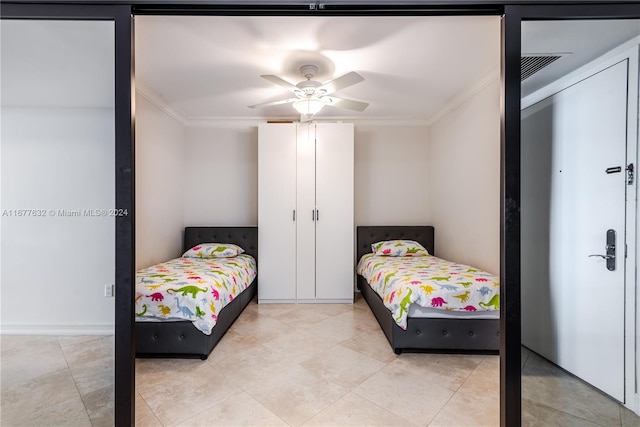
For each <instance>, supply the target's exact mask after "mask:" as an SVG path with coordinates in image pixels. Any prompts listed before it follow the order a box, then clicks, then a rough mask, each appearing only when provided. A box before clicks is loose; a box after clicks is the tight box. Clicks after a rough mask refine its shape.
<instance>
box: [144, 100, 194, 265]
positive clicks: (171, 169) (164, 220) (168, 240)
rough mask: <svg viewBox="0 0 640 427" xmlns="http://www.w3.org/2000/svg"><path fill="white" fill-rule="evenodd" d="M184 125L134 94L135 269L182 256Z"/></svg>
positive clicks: (184, 166)
mask: <svg viewBox="0 0 640 427" xmlns="http://www.w3.org/2000/svg"><path fill="white" fill-rule="evenodd" d="M185 136H186V131H185V127H184V126H183V125H182V124H181V123H180V122H179V121H177V120H176V119H174V118H173V117H171V116H169V115H168V114H167V113H165V112H164V111H162V110H161V109H159V108H158V107H156V106H155V105H154V104H153V103H151V102H149V101H148V100H147V98H145V97H144V96H142V95H140V94H139V93H138V94H137V96H136V170H135V173H136V269H137V270H138V269H141V268H145V267H148V266H150V265H153V264H157V263H159V262H163V261H166V260H168V259H172V258H176V257H178V256H180V255H181V254H182V234H183V228H184V209H185V207H184V200H185V199H184V193H183V189H184V188H183V181H184V173H185V168H186V165H185V156H184V151H185Z"/></svg>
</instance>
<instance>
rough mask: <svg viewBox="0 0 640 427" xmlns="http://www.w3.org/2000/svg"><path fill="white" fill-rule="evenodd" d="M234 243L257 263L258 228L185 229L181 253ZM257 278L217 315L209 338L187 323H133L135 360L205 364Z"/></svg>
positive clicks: (246, 301) (251, 294)
mask: <svg viewBox="0 0 640 427" xmlns="http://www.w3.org/2000/svg"><path fill="white" fill-rule="evenodd" d="M212 242H215V243H235V244H237V245H238V246H240V247H241V248H242V249H244V250H245V253H247V254H249V255H251V256H253V257H254V258H255V259H256V261H258V227H187V228H185V230H184V250H185V251H186V250H188V249H190V248H192V247H194V246H196V245H197V244H199V243H212ZM257 289H258V278H257V277H256V278H255V279H254V280H253V282H252V283H251V285H250V286H249V287H248V288H247V289H245V290H244V291H243V292H242V293H241V294H240V295H238V297H236V299H234V300H233V301H232V302H231V303H230V304H228V305H227V306H225V307H224V308H223V309H222V310H220V313H219V314H218V321H217V323H216V326H215V327H214V328H213V331H212V332H211V335H205V334H203V333H202V332H201V331H199V330H198V329H196V327H195V326H193V323H191V322H189V321H186V320H185V321H177V322H136V330H135V333H136V356H137V357H200V358H201V359H202V360H205V359H206V358H207V357H209V354H210V353H211V350H213V348H214V347H215V346H216V344H217V343H218V341H220V339H221V338H222V337H223V336H224V334H225V332H227V330H228V329H229V328H230V327H231V325H232V324H233V322H234V321H235V320H236V319H237V318H238V316H239V315H240V313H242V310H244V308H245V307H246V306H247V304H249V302H250V301H251V300H252V299H253V297H254V296H255V294H256V292H257Z"/></svg>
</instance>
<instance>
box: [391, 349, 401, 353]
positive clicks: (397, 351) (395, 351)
mask: <svg viewBox="0 0 640 427" xmlns="http://www.w3.org/2000/svg"><path fill="white" fill-rule="evenodd" d="M393 352H394V353H395V354H402V349H401V348H394V349H393Z"/></svg>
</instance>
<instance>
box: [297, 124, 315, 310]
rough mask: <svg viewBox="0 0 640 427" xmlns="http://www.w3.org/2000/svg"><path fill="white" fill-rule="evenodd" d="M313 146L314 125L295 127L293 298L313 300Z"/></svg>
mask: <svg viewBox="0 0 640 427" xmlns="http://www.w3.org/2000/svg"><path fill="white" fill-rule="evenodd" d="M315 147H316V144H315V124H313V123H301V124H299V125H298V160H297V162H298V163H297V196H296V197H297V205H298V223H297V271H296V277H297V298H298V301H301V300H302V301H304V300H313V299H315V297H316V284H315V282H316V280H315V277H316V276H315V272H316V245H315V241H316V211H315V209H316V171H315V163H316V148H315Z"/></svg>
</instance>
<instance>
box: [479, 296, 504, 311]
mask: <svg viewBox="0 0 640 427" xmlns="http://www.w3.org/2000/svg"><path fill="white" fill-rule="evenodd" d="M478 305H479V306H480V307H483V308H488V307H493V309H494V310H500V294H495V295H494V296H492V297H491V299H490V300H489V302H487V303H484V302H479V303H478Z"/></svg>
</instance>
